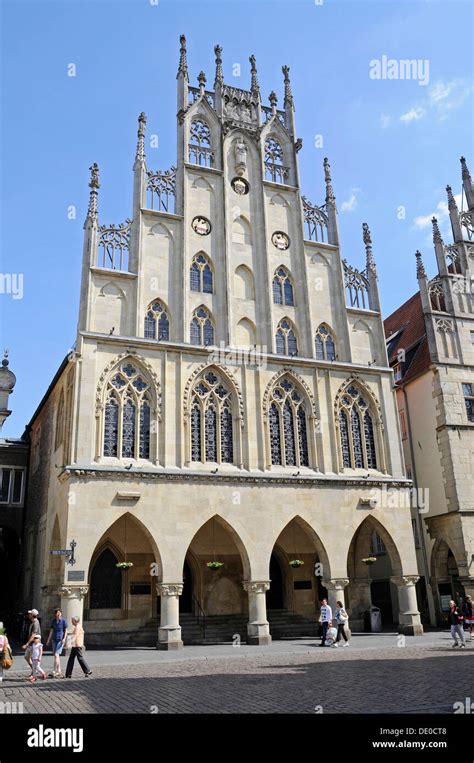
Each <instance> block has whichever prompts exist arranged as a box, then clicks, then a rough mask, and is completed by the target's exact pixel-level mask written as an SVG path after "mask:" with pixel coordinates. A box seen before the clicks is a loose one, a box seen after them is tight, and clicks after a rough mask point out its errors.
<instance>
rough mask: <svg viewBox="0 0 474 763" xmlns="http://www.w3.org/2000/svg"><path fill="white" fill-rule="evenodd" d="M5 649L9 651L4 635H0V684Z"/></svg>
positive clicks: (5, 635)
mask: <svg viewBox="0 0 474 763" xmlns="http://www.w3.org/2000/svg"><path fill="white" fill-rule="evenodd" d="M7 649H11V647H10V644H9V642H8V639H7V634H6V633H0V655H1V656H0V683H1V682H2V681H3V659H4V655H5V652H6V650H7Z"/></svg>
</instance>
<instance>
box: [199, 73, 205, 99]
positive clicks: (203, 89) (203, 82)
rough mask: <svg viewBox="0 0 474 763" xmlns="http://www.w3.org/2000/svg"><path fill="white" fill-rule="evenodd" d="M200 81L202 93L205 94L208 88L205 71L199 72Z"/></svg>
mask: <svg viewBox="0 0 474 763" xmlns="http://www.w3.org/2000/svg"><path fill="white" fill-rule="evenodd" d="M197 79H198V83H199V90H200V91H201V95H204V91H205V89H206V82H207V80H206V75H205V74H204V72H203V71H200V72H199V74H198V78H197Z"/></svg>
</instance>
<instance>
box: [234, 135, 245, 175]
mask: <svg viewBox="0 0 474 763" xmlns="http://www.w3.org/2000/svg"><path fill="white" fill-rule="evenodd" d="M234 150H235V171H236V173H237V175H243V174H244V172H245V171H246V169H247V146H246V145H245V143H244V141H243V140H242V138H237V142H236V144H235V149H234Z"/></svg>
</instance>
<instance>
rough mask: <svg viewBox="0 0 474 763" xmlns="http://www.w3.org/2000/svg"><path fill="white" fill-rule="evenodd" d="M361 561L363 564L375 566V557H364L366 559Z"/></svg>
mask: <svg viewBox="0 0 474 763" xmlns="http://www.w3.org/2000/svg"><path fill="white" fill-rule="evenodd" d="M362 561H363V562H364V564H375V562H376V561H377V557H376V556H366V558H365V559H362Z"/></svg>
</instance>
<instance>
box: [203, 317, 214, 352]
mask: <svg viewBox="0 0 474 763" xmlns="http://www.w3.org/2000/svg"><path fill="white" fill-rule="evenodd" d="M210 344H214V326H213V325H212V323H211V321H210V320H209V318H208V319H207V321H205V323H204V346H205V347H208V346H209V345H210Z"/></svg>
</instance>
